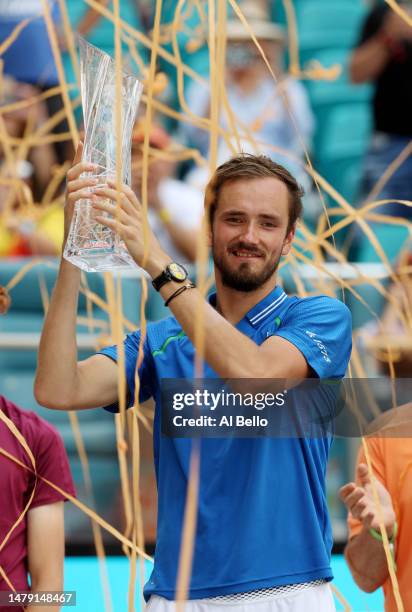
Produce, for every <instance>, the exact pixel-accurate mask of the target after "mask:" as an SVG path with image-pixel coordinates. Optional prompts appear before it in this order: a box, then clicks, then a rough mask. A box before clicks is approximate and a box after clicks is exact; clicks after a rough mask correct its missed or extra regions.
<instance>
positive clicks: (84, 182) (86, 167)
mask: <svg viewBox="0 0 412 612" xmlns="http://www.w3.org/2000/svg"><path fill="white" fill-rule="evenodd" d="M82 153H83V143H82V142H81V141H79V144H78V145H77V150H76V154H75V156H74V159H73V165H72V167H71V168H70V169H69V170H68V172H67V178H66V201H65V207H64V244H66V240H67V236H68V235H69V230H70V224H71V222H72V218H73V212H74V205H75V203H76V202H77V201H78V200H81V199H83V198H90V187H95V186H96V185H97V184H98V182H99V180H98V179H97V178H93V177H90V176H89V177H84V178H81V175H82V174H83V173H84V172H93V171H96V170H97V168H98V166H96V165H95V164H90V163H88V162H82V161H81V159H82Z"/></svg>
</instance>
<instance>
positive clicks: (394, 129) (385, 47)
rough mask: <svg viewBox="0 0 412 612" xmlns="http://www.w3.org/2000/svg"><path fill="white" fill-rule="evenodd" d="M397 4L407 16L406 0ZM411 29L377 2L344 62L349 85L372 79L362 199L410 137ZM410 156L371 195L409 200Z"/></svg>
mask: <svg viewBox="0 0 412 612" xmlns="http://www.w3.org/2000/svg"><path fill="white" fill-rule="evenodd" d="M399 5H400V6H401V7H402V8H403V9H404V10H405V11H406V12H407V13H408V14H409V15H412V6H411V3H410V2H407V1H405V0H403V1H402V2H399ZM411 71H412V28H411V27H410V25H408V24H407V23H406V22H405V21H404V20H403V19H402V18H401V17H400V16H398V15H397V14H396V13H395V12H394V11H393V10H392V9H391V8H390V7H389V6H388V5H387V4H384V3H382V4H381V3H379V4H377V5H376V6H375V7H374V8H373V9H372V10H371V11H370V13H369V15H368V16H367V18H366V21H365V23H364V24H363V28H362V32H361V35H360V39H359V43H358V46H357V47H356V49H355V50H354V52H353V55H352V58H351V62H350V74H351V78H352V81H353V82H354V83H365V82H369V81H370V82H374V83H375V94H374V98H373V116H374V133H373V135H372V138H371V143H370V147H369V151H368V153H367V156H366V160H365V165H364V180H363V192H364V193H363V195H364V196H365V197H366V196H367V195H368V194H369V193H370V192H371V190H372V189H373V187H374V186H375V185H376V183H377V182H378V180H379V179H380V178H381V177H382V175H383V173H384V171H385V170H386V169H387V168H388V166H389V164H391V162H393V161H394V160H395V158H396V157H397V156H398V155H399V154H400V153H401V151H402V150H403V149H404V148H405V147H406V146H407V145H408V143H409V142H410V140H411V138H412V115H411V107H412V81H411V78H410V75H411ZM411 175H412V155H411V154H409V156H408V158H407V159H406V160H405V161H404V162H403V163H402V165H401V166H400V168H398V170H396V172H395V173H394V174H393V175H392V177H391V178H390V179H389V181H387V183H386V184H385V186H384V187H383V188H382V189H381V190H380V192H379V193H377V194H376V197H374V198H373V199H374V200H376V199H396V200H410V199H411V198H412V184H411ZM375 210H376V212H384V213H386V214H391V215H396V216H405V217H409V218H411V216H412V212H411V211H412V209H411V208H408V207H407V206H404V205H402V204H397V203H390V204H387V205H384V206H383V207H382V208H381V207H379V209H375Z"/></svg>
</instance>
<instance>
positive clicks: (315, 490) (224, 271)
mask: <svg viewBox="0 0 412 612" xmlns="http://www.w3.org/2000/svg"><path fill="white" fill-rule="evenodd" d="M82 154H83V148H82V145H80V146H79V148H78V150H77V153H76V158H75V160H74V164H73V167H72V168H71V169H70V170H69V172H68V174H67V204H66V219H65V225H66V227H65V235H66V237H67V236H69V235H71V236H72V238H73V236H74V232H73V224H75V221H73V224H72V230H70V233H69V228H70V224H71V223H72V219H73V211H74V209H75V208H76V206H77V210H78V209H79V206H82V205H84V204H82V201H85V200H86V205H87V207H88V208H89V213H88V214H89V215H90V219H93V222H94V223H98V224H101V226H102V227H104V228H107V230H108V231H110V232H113V234H114V235H115V236H116V237H117V239H119V240H120V241H121V243H122V244H124V245H125V249H126V250H127V255H128V257H130V258H131V260H132V261H133V263H134V264H135V265H137V266H139V267H141V268H143V269H144V270H145V271H146V272H147V274H148V275H149V276H150V277H151V279H152V284H153V286H154V288H155V289H156V290H157V291H159V292H160V294H161V296H162V298H163V299H164V301H165V304H167V305H168V306H169V307H170V309H171V311H172V313H173V316H170V317H168V318H166V319H163V320H161V321H158V322H154V323H149V324H148V326H147V332H146V336H145V337H141V334H140V331H139V330H137V331H135V332H133V333H131V334H128V335H127V336H126V338H125V340H124V348H125V362H126V363H125V367H126V380H127V387H128V394H127V402H128V406H133V405H134V403H135V375H136V368H137V363H138V355H139V346H140V344H141V343H143V359H140V360H139V366H138V374H139V379H140V384H139V394H138V398H137V397H136V404H138V403H140V402H143V401H145V400H147V399H148V398H149V397H153V398H154V399H155V402H156V408H155V416H154V434H153V436H154V454H155V466H156V476H157V487H158V527H157V542H156V553H155V564H154V569H153V572H152V575H151V577H150V579H149V581H148V582H147V584H146V585H145V589H144V595H145V599H146V601H148V606H147V608H148V610H150V611H152V612H159V611H162V612H163V611H164V612H168V611H172V610H175V603H174V600H175V599H176V580H177V568H178V560H179V555H180V546H181V539H182V527H183V516H184V509H185V500H186V494H187V485H188V480H189V468H190V455H191V448H192V442H193V441H192V440H191V439H190V438H173V437H167V436H164V435H162V433H161V381H162V379H165V378H168V379H178V378H180V379H182V378H186V379H189V380H190V379H192V378H194V376H195V338H196V320H197V313H198V311H199V309H201V310H202V311H203V312H202V317H201V320H202V324H203V326H204V343H205V344H204V348H205V352H204V355H205V363H204V368H203V376H204V377H205V378H216V377H219V378H224V379H240V378H242V379H245V378H246V379H260V378H265V379H270V378H273V379H302V378H308V377H315V378H337V379H339V378H342V377H343V376H344V374H345V371H346V367H347V364H348V361H349V357H350V351H351V337H352V336H351V318H350V313H349V311H348V309H347V308H346V306H344V305H343V304H342V303H341V302H339V301H338V300H335V299H333V298H330V297H326V296H316V297H310V298H305V299H301V298H297V297H288V296H287V295H286V294H285V292H284V291H283V289H282V288H281V287H280V286H279V285H278V284H277V268H278V265H279V262H280V259H281V257H282V256H286V255H287V254H288V253H289V250H290V248H291V244H292V241H293V238H294V235H295V230H296V223H297V221H298V218H299V216H300V214H301V212H302V203H301V196H302V191H301V189H300V187H299V185H298V184H297V182H296V180H295V179H294V177H293V176H292V175H291V174H290V173H289V172H288V171H287V170H286V169H285V168H283V167H282V166H280V165H278V164H276V163H275V162H274V161H272V160H270V159H268V158H267V157H264V156H254V155H245V154H242V155H239V156H237V157H234V158H232V159H230V160H229V161H227V162H226V163H224V164H222V165H221V166H220V167H219V168H217V170H216V171H215V173H214V174H213V176H212V178H211V180H210V182H209V184H208V186H207V188H206V195H205V208H206V213H207V214H208V218H209V234H208V240H209V245H210V248H211V251H212V255H213V260H214V264H215V280H216V293H215V294H213V295H211V296H210V297H209V298H208V299H205V298H204V297H203V296H202V294H201V293H200V292H199V291H198V289H197V288H196V287H195V285H194V284H193V283H192V282H191V281H190V280H189V278H188V275H187V272H186V270H185V268H184V267H183V266H182V265H180V264H179V262H175V261H172V259H171V257H170V256H169V255H168V253H166V252H165V251H164V250H163V249H162V248H161V247H160V245H159V242H158V241H157V239H156V237H155V236H154V234H153V233H152V231H151V230H150V228H146V230H145V231H146V238H147V240H148V248H147V249H145V244H144V235H145V232H144V229H143V224H144V216H143V210H142V206H141V203H140V202H139V201H138V199H137V197H136V195H135V193H134V192H133V190H132V189H131V188H130V186H129V185H128V184H126V182H123V183H122V184H121V185H120V187H119V189H117V188H116V184H115V182H114V180H113V179H112V178H110V176H108V175H107V176H105V177H104V179H103V180H102V179H101V177H96V176H95V174H96V166H93V164H91V163H90V162H89V161H84V155H83V157H82ZM82 159H83V161H82ZM91 189H92V191H91ZM66 240H67V241H70V240H71V242H73V240H72V239H70V238H69V239H67V238H66ZM69 247H70V248H71V245H69ZM69 247H68V246H67V243H66V248H65V257H68V258H69V261H67V260H66V259H62V261H61V266H60V271H59V275H58V280H57V283H56V286H55V289H54V292H53V296H52V299H51V302H50V306H49V309H48V312H47V316H46V320H45V324H44V328H43V333H42V338H41V343H40V350H39V360H38V370H37V375H36V382H35V395H36V398H37V400H38V402H39V403H40V404H42V405H44V406H47V407H49V408H54V409H61V410H82V409H87V408H96V407H99V406H105V407H106V408H107V409H108V410H110V411H112V412H116V411H117V410H118V377H119V370H118V365H117V347H116V346H113V347H109V348H107V349H104V350H102V351H101V352H100V353H99V354H96V355H94V356H92V357H90V358H88V359H86V360H83V361H78V360H77V347H76V310H77V301H78V294H79V285H80V270H79V268H78V267H77V266H75V265H73V263H71V261H73V260H70V257H71V256H70V253H68V250H70V249H69ZM72 250H73V249H72ZM82 257H83V255H82ZM123 261H124V259H123ZM75 263H76V264H77V265H78V263H79V262H78V260H77V261H75ZM330 443H331V441H330V439H327V438H326V437H325V438H319V439H305V438H298V437H296V438H257V437H250V438H239V437H234V436H232V437H223V438H214V439H207V438H202V439H201V440H200V466H201V467H200V483H199V493H198V513H197V525H196V531H195V539H194V554H193V564H192V574H191V581H190V585H189V592H188V599H189V601H188V602H187V603H186V605H185V610H187V612H204V611H207V610H209V609H210V610H213V611H215V612H218V611H219V610H221V609H222V610H223V611H224V612H232V609H233V610H236V611H237V612H239V610H240V608H239V604H241V610H242V612H245V611H249V610H250V612H252V611H255V610H256V609H257V607H258V609H259V612H266V611H271V612H280V611H282V612H283V611H286V610H287V611H293V612H300V611H305V612H306V610H317V611H318V612H323V611H325V612H329V611H332V610H335V605H334V601H333V596H332V592H331V589H330V581H331V580H332V578H333V576H332V571H331V567H330V554H331V546H332V532H331V526H330V521H329V517H328V511H327V506H326V498H325V472H326V463H327V457H328V451H329V446H330ZM286 526H287V528H286Z"/></svg>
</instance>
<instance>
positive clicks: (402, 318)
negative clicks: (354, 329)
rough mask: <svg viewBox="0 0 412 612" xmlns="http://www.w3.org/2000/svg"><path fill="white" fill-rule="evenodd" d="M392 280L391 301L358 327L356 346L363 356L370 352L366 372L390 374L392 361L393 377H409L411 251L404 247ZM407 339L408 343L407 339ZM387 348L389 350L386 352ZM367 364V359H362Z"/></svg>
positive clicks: (411, 372)
mask: <svg viewBox="0 0 412 612" xmlns="http://www.w3.org/2000/svg"><path fill="white" fill-rule="evenodd" d="M395 272H396V281H394V282H392V283H391V285H390V286H389V287H388V289H387V294H388V295H390V296H391V301H389V300H388V301H387V302H386V304H385V305H384V308H383V313H382V316H381V318H380V321H379V322H378V321H376V320H371V321H369V322H368V323H366V325H364V326H363V328H361V330H360V335H359V340H360V348H361V350H362V351H363V352H364V353H365V358H369V357H370V353H371V352H372V355H373V357H374V359H375V361H376V363H375V364H372V367H371V369H370V371H369V372H368V373H369V375H374V376H375V375H377V376H379V375H380V376H382V375H383V374H384V375H387V376H389V375H390V366H389V362H390V361H391V362H392V365H393V370H394V375H395V377H396V378H410V377H412V332H411V326H410V316H411V312H412V252H411V251H409V250H406V251H405V252H404V253H403V254H402V255H401V257H400V259H399V262H398V265H397V268H396V271H395ZM408 339H409V342H408ZM388 349H390V353H388ZM364 361H365V362H366V363H367V359H364Z"/></svg>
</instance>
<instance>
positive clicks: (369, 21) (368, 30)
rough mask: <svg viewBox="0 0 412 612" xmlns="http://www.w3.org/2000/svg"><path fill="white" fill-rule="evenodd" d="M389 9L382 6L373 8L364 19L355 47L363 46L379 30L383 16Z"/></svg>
mask: <svg viewBox="0 0 412 612" xmlns="http://www.w3.org/2000/svg"><path fill="white" fill-rule="evenodd" d="M388 10H390V8H389V7H388V6H387V5H385V4H383V5H380V6H377V7H375V8H374V9H373V10H372V11H371V12H370V13H369V15H368V16H367V18H366V19H365V22H364V24H363V27H362V30H361V34H360V36H359V40H358V43H357V46H360V45H363V43H365V42H366V41H367V40H369V39H370V38H372V36H375V34H377V33H378V32H379V30H380V29H381V27H382V25H383V22H384V20H385V16H386V14H387V12H388Z"/></svg>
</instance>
